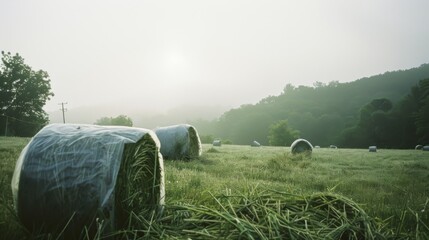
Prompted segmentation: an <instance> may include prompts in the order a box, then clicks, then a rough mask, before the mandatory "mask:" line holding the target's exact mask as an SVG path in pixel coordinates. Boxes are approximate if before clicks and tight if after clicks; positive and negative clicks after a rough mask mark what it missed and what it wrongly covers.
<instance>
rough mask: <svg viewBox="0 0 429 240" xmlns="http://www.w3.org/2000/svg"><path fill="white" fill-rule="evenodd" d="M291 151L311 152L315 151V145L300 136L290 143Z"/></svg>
mask: <svg viewBox="0 0 429 240" xmlns="http://www.w3.org/2000/svg"><path fill="white" fill-rule="evenodd" d="M290 149H291V152H292V153H293V154H296V153H311V152H312V151H313V145H311V143H310V142H309V141H307V140H305V139H303V138H299V139H297V140H295V141H294V142H293V143H292V144H291V145H290Z"/></svg>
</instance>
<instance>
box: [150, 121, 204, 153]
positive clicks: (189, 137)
mask: <svg viewBox="0 0 429 240" xmlns="http://www.w3.org/2000/svg"><path fill="white" fill-rule="evenodd" d="M155 133H156V135H157V136H158V139H159V141H160V142H161V153H162V156H163V157H164V158H166V159H192V158H196V157H199V156H201V153H202V147H201V141H200V137H199V136H198V132H197V130H196V129H195V128H194V127H193V126H191V125H189V124H180V125H174V126H168V127H161V128H157V129H155Z"/></svg>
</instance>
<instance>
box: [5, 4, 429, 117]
mask: <svg viewBox="0 0 429 240" xmlns="http://www.w3.org/2000/svg"><path fill="white" fill-rule="evenodd" d="M428 10H429V1H427V0H403V1H399V0H398V1H395V0H356V1H354V0H353V1H340V0H335V1H334V0H331V1H327V0H321V1H303V0H297V1H286V0H284V1H270V0H264V1H251V0H240V1H238V0H236V1H234V0H229V1H219V0H216V1H202V0H195V1H179V0H174V1H173V0H172V1H143V0H139V1H128V0H127V1H106V0H100V1H94V0H91V1H83V0H74V1H59V0H37V1H36V0H0V30H1V37H0V50H4V51H9V52H12V53H16V52H18V53H19V54H20V55H21V56H23V57H24V58H25V62H26V63H27V64H29V65H30V66H31V67H32V68H33V69H34V70H38V69H43V70H45V71H47V72H48V73H49V75H50V78H51V86H52V90H53V92H54V94H55V97H54V98H53V99H52V100H51V101H49V102H48V104H47V106H46V107H45V109H46V110H47V111H50V110H57V109H58V108H59V106H58V103H60V102H68V106H67V107H69V108H73V107H79V106H92V105H99V104H104V103H107V104H112V103H119V104H120V105H123V106H124V107H125V106H126V107H138V108H159V109H162V110H163V109H168V108H172V107H175V106H178V105H187V104H191V105H223V106H231V107H237V106H239V105H241V104H245V103H256V102H257V101H259V100H260V99H262V98H264V97H266V96H268V95H278V94H279V93H280V92H281V91H282V89H283V87H284V86H285V85H286V84H287V83H292V84H293V85H312V84H313V83H314V82H315V81H321V82H330V81H333V80H337V81H340V82H346V81H352V80H356V79H358V78H361V77H365V76H371V75H375V74H379V73H384V72H386V71H393V70H399V69H408V68H412V67H417V66H419V65H420V64H422V63H428V62H429V25H428V23H429V20H428V19H429V18H428V14H427V13H428Z"/></svg>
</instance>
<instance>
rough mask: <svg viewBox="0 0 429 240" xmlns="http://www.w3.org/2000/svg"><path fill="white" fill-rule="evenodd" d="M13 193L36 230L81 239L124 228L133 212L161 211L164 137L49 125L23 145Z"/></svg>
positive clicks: (21, 215)
mask: <svg viewBox="0 0 429 240" xmlns="http://www.w3.org/2000/svg"><path fill="white" fill-rule="evenodd" d="M12 192H13V197H14V205H15V209H16V211H17V214H18V217H19V219H20V221H21V223H22V224H23V225H24V226H25V227H26V228H27V229H28V230H29V231H30V232H35V233H53V234H58V233H60V232H61V234H62V237H66V238H70V239H78V238H81V237H82V236H83V234H85V235H89V236H91V235H94V234H95V233H96V232H100V228H103V229H102V230H101V231H102V232H110V231H113V230H117V229H122V228H124V227H126V225H127V224H128V219H129V217H130V216H131V215H132V214H133V212H134V213H136V212H138V213H142V212H144V211H148V212H158V213H159V212H160V211H161V210H162V205H163V203H164V195H165V189H164V167H163V159H162V155H161V154H160V153H159V142H158V139H157V138H156V135H155V134H154V133H153V132H152V131H151V130H146V129H139V128H128V127H101V126H93V125H75V124H52V125H48V126H46V127H45V128H43V129H42V130H41V131H40V132H39V133H37V134H36V136H35V137H34V138H33V139H32V140H31V141H30V142H29V143H28V145H27V146H26V147H25V148H24V150H23V151H22V152H21V155H20V157H19V159H18V161H17V164H16V167H15V172H14V176H13V180H12ZM85 229H86V230H85Z"/></svg>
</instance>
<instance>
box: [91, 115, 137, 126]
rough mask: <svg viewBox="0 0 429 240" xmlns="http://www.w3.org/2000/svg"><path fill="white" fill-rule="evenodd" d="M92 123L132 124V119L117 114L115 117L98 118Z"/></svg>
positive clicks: (109, 124)
mask: <svg viewBox="0 0 429 240" xmlns="http://www.w3.org/2000/svg"><path fill="white" fill-rule="evenodd" d="M94 124H96V125H106V126H127V127H132V126H133V120H131V118H130V117H127V116H125V115H119V116H117V117H102V118H100V119H98V120H97V121H96V122H95V123H94Z"/></svg>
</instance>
